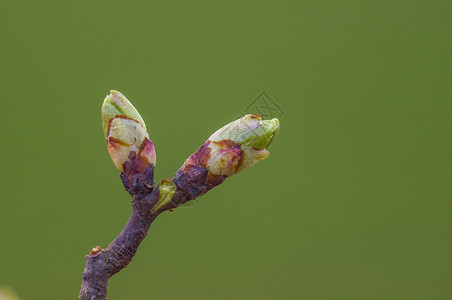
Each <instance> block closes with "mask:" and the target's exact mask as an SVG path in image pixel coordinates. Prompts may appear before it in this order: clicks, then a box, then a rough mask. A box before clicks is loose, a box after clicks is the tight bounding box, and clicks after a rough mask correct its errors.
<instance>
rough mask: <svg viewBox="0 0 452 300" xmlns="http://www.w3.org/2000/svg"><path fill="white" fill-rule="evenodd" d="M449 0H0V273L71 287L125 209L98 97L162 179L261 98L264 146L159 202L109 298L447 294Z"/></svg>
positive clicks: (53, 290)
mask: <svg viewBox="0 0 452 300" xmlns="http://www.w3.org/2000/svg"><path fill="white" fill-rule="evenodd" d="M451 12H452V4H451V2H450V1H403V2H402V1H246V0H245V1H227V2H226V1H221V2H220V1H190V2H189V1H167V2H163V1H161V2H156V1H152V2H151V1H117V0H110V1H104V0H94V1H93V0H91V1H70V2H69V1H20V0H18V1H8V0H3V1H1V4H0V26H1V27H0V88H1V98H0V99H1V100H0V101H1V111H2V113H1V118H0V124H1V136H0V140H1V148H0V149H1V156H0V163H1V170H2V172H1V173H0V190H1V191H0V197H1V201H0V285H7V286H9V287H11V288H12V289H13V290H14V291H16V293H17V294H18V295H19V296H20V297H21V299H75V298H76V297H77V295H78V292H79V288H80V284H81V274H82V271H83V268H84V255H86V254H88V253H89V252H90V250H91V248H92V247H94V246H97V245H100V246H101V247H106V246H107V245H108V243H109V242H110V241H112V240H113V238H114V237H115V236H116V235H117V234H118V233H119V232H120V231H121V229H122V227H123V226H124V224H125V223H126V222H127V219H128V217H129V214H130V211H131V208H130V198H129V196H128V194H127V193H126V192H125V191H124V189H123V187H122V185H121V181H120V179H119V173H118V172H117V170H116V169H115V167H114V165H113V163H112V162H111V160H110V157H109V156H108V153H107V147H106V144H105V140H104V136H103V132H102V128H101V120H100V107H101V104H102V101H103V99H104V97H105V95H106V94H107V93H108V92H109V90H110V89H117V90H119V91H121V92H123V93H124V94H125V95H126V96H127V97H128V98H129V99H130V100H131V101H132V102H133V103H134V104H135V106H136V107H137V108H138V110H139V111H140V112H141V114H142V116H143V118H144V119H145V120H146V123H147V127H148V129H149V132H150V135H151V138H152V140H153V141H154V143H155V144H156V149H157V169H156V179H157V180H159V179H161V178H164V177H170V178H171V177H172V175H173V174H174V172H175V171H176V170H177V169H178V168H179V166H180V165H181V164H182V163H183V161H184V160H185V159H186V158H187V157H188V155H190V154H191V153H193V152H194V151H195V150H196V149H197V148H198V147H199V146H200V145H201V144H202V143H203V142H204V141H205V139H206V138H207V137H208V136H209V135H210V134H211V133H212V132H214V131H215V130H216V129H218V128H219V127H221V126H222V125H224V124H226V123H228V122H230V121H232V120H234V119H235V118H237V117H238V116H241V115H243V114H244V113H245V112H244V110H245V108H246V107H247V106H248V105H249V104H250V103H251V102H252V101H253V100H254V99H255V98H256V96H257V95H258V94H259V93H260V92H261V91H266V92H267V93H268V94H269V95H270V96H271V98H272V99H273V100H274V101H275V102H276V103H277V105H279V106H280V107H281V109H282V110H283V112H284V113H283V115H282V116H281V117H280V120H281V131H280V135H279V136H278V138H277V139H276V140H275V142H274V143H273V144H272V145H271V147H270V149H269V150H270V152H271V155H270V157H269V159H267V160H265V161H263V162H260V163H259V164H257V165H256V166H255V167H253V168H251V169H249V170H246V171H245V172H243V173H241V174H239V175H237V176H234V177H232V178H230V179H228V180H227V181H226V182H225V183H224V184H222V185H221V186H218V187H217V188H215V189H214V190H212V191H210V192H209V193H208V194H206V195H205V196H203V197H202V198H201V199H200V200H199V201H198V202H197V203H196V205H193V206H190V207H188V208H179V209H177V210H176V212H175V213H164V214H163V215H161V216H160V217H159V218H158V219H157V220H156V222H155V223H154V224H153V226H152V227H151V230H150V232H149V235H148V238H147V239H145V240H144V242H143V243H142V245H141V247H140V249H139V252H138V254H137V255H136V257H135V259H134V261H133V262H132V263H131V264H130V265H129V266H128V267H127V268H126V269H124V270H123V271H122V272H120V273H119V274H118V275H115V276H114V277H113V278H112V280H111V282H110V288H109V299H452V233H451V230H452V218H451V217H452V203H451V200H452V185H451V183H452V157H451V153H452V151H451V150H452V139H451V138H452V122H451V117H452V101H451V99H452V88H451V85H452V84H451V83H452V14H451Z"/></svg>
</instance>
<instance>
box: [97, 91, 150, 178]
mask: <svg viewBox="0 0 452 300" xmlns="http://www.w3.org/2000/svg"><path fill="white" fill-rule="evenodd" d="M102 127H103V129H104V135H105V138H106V139H107V144H108V152H109V153H110V156H111V159H112V160H113V163H114V164H115V166H116V167H117V168H118V170H119V171H121V172H124V164H125V163H126V162H127V161H129V160H131V159H133V160H135V161H136V162H137V163H135V164H133V165H134V166H137V167H136V168H135V169H137V170H132V171H133V172H139V173H142V172H143V171H144V169H145V168H146V167H147V166H149V165H150V164H154V165H155V161H156V156H155V148H154V144H153V143H152V141H150V139H149V135H148V133H147V131H146V124H145V123H144V121H143V118H142V117H141V116H140V114H139V113H138V111H137V110H136V108H135V107H134V106H133V105H132V103H130V101H129V100H127V98H126V97H125V96H124V95H123V94H121V93H120V92H118V91H114V90H112V91H110V95H107V97H106V98H105V100H104V103H103V105H102Z"/></svg>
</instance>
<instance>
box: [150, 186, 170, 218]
mask: <svg viewBox="0 0 452 300" xmlns="http://www.w3.org/2000/svg"><path fill="white" fill-rule="evenodd" d="M175 192H176V185H175V184H174V183H173V182H172V181H171V180H169V179H162V180H160V183H159V193H160V194H159V200H158V201H157V203H156V204H155V205H154V207H153V208H152V209H151V213H154V212H156V211H158V210H159V209H160V208H161V207H163V206H164V205H165V204H167V203H168V202H169V201H170V200H171V198H173V195H174V193H175Z"/></svg>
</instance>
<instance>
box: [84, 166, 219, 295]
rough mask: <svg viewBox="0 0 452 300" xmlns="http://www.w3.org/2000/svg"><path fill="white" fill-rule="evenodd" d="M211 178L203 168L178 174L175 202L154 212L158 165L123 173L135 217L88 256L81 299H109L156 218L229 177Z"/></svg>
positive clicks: (175, 183)
mask: <svg viewBox="0 0 452 300" xmlns="http://www.w3.org/2000/svg"><path fill="white" fill-rule="evenodd" d="M207 175H208V174H207V170H206V169H205V168H202V167H195V168H191V169H190V170H189V171H188V172H182V171H178V172H177V173H176V175H175V177H174V178H173V179H172V182H173V183H174V185H175V186H176V187H177V188H176V191H175V193H174V195H173V196H172V198H171V200H170V201H169V202H168V203H166V204H165V205H163V206H162V207H160V208H158V210H157V211H155V212H154V213H151V209H152V208H153V207H154V205H155V204H156V203H157V202H158V200H159V196H160V189H159V187H157V188H155V189H153V188H154V166H153V165H152V164H151V165H150V166H148V167H147V168H146V170H145V172H144V173H143V174H136V173H135V174H132V175H126V174H124V173H121V179H122V182H123V184H124V187H125V188H126V190H127V191H128V192H129V193H130V194H131V195H132V206H133V210H132V215H131V216H130V218H129V221H128V222H127V224H126V226H125V227H124V229H123V230H122V231H121V233H120V234H119V235H118V236H117V237H116V238H115V239H114V240H113V242H111V243H110V245H108V247H107V248H106V249H101V248H100V247H96V248H94V249H93V250H92V251H91V253H90V254H89V255H86V256H85V259H86V264H85V270H84V271H83V281H82V287H81V289H80V294H79V297H78V298H79V300H104V299H107V289H108V281H109V280H110V278H111V276H113V275H114V274H116V273H118V272H119V271H121V270H122V269H123V268H125V267H127V265H128V264H129V263H130V262H131V261H132V259H133V257H134V256H135V253H136V252H137V250H138V247H139V246H140V244H141V242H142V241H143V239H144V238H145V237H146V235H147V234H148V231H149V227H150V226H151V224H152V222H153V221H154V220H155V218H157V216H158V215H159V214H160V213H162V212H163V211H165V210H169V209H173V208H176V207H178V206H179V205H181V204H183V203H185V202H187V201H190V200H192V199H195V198H197V197H199V196H201V195H202V194H204V193H206V192H207V191H208V190H210V189H211V188H212V187H214V186H216V185H218V184H220V183H221V182H223V181H224V179H225V178H226V176H211V177H209V176H207Z"/></svg>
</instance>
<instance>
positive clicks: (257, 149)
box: [102, 91, 279, 193]
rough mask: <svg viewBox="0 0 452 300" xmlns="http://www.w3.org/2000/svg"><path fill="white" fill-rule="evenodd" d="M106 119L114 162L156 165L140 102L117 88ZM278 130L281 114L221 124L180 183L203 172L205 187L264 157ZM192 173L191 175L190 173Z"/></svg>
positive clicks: (127, 168) (129, 169) (133, 170)
mask: <svg viewBox="0 0 452 300" xmlns="http://www.w3.org/2000/svg"><path fill="white" fill-rule="evenodd" d="M102 125H103V129H104V134H105V138H106V139H107V144H108V152H109V153H110V156H111V158H112V160H113V163H114V164H115V166H116V167H117V168H118V170H119V171H121V172H122V173H124V174H125V175H127V176H129V175H133V174H143V173H144V172H145V170H146V168H147V167H148V166H150V165H153V166H155V163H156V154H155V147H154V144H153V143H152V141H151V140H150V138H149V134H148V132H147V129H146V125H145V123H144V121H143V118H142V117H141V116H140V114H139V113H138V111H137V110H136V109H135V107H134V106H133V105H132V103H130V101H129V100H127V98H126V97H124V95H123V94H121V93H120V92H118V91H111V92H110V95H108V96H107V97H106V98H105V100H104V103H103V105H102ZM278 130H279V121H278V119H276V118H275V119H272V120H266V121H264V120H261V118H260V116H259V115H256V114H249V115H245V116H244V117H242V118H240V119H237V120H235V121H233V122H231V123H229V124H227V125H225V126H223V127H221V128H220V129H219V130H217V131H216V132H215V133H214V134H212V135H211V136H210V137H209V138H208V139H207V141H206V142H205V143H204V144H203V145H202V146H201V147H200V148H199V149H198V150H197V151H196V152H195V153H194V154H192V155H191V156H190V157H189V158H188V159H187V160H186V161H185V162H184V164H183V165H182V167H181V168H180V169H179V170H178V171H177V173H176V177H175V178H176V180H173V181H176V184H177V182H179V183H180V184H182V183H183V180H185V179H184V178H193V177H194V176H196V174H198V173H199V172H204V173H205V174H204V177H205V178H204V179H203V181H204V182H203V183H202V184H204V186H206V187H204V190H203V191H202V192H201V193H204V192H205V191H207V190H208V189H210V188H211V187H213V186H215V185H217V184H219V183H221V182H222V181H223V180H224V179H225V178H226V177H229V176H232V175H234V174H237V173H239V172H241V171H243V170H245V169H247V168H249V167H251V166H252V165H254V164H255V163H257V162H258V161H259V160H262V159H265V158H267V157H268V155H269V152H268V151H267V150H266V148H267V147H268V145H270V143H271V142H272V141H273V139H274V137H275V135H276V134H277V132H278ZM187 176H188V177H187ZM181 182H182V183H181Z"/></svg>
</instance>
